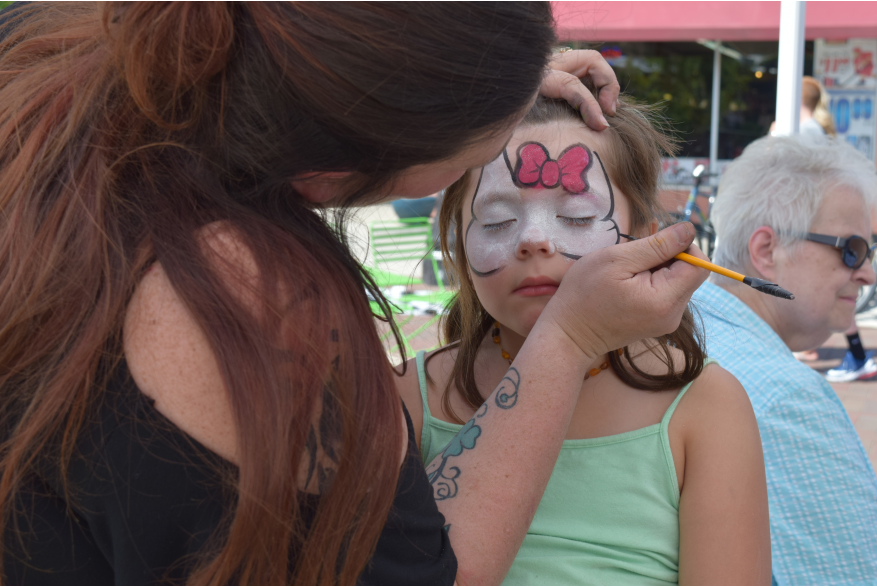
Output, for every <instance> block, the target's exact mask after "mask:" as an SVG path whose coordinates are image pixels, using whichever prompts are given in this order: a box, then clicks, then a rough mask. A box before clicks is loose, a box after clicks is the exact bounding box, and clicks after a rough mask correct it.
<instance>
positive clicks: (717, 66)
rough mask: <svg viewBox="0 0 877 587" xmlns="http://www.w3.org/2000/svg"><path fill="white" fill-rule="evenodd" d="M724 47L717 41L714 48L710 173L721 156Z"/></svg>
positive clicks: (714, 170)
mask: <svg viewBox="0 0 877 587" xmlns="http://www.w3.org/2000/svg"><path fill="white" fill-rule="evenodd" d="M721 47H722V42H721V41H716V47H715V49H713V96H712V101H711V102H712V103H711V106H712V108H711V113H710V173H715V172H716V169H717V168H716V161H717V160H718V158H719V106H720V103H721V101H722V53H721V51H720V49H721Z"/></svg>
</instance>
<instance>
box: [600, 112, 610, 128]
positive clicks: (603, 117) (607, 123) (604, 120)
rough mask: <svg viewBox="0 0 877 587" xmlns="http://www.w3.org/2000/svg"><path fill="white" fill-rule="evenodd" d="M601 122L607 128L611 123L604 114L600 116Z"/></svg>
mask: <svg viewBox="0 0 877 587" xmlns="http://www.w3.org/2000/svg"><path fill="white" fill-rule="evenodd" d="M600 121H601V122H602V123H603V124H605V125H606V126H609V121H608V120H606V117H605V116H603V115H602V114H601V115H600Z"/></svg>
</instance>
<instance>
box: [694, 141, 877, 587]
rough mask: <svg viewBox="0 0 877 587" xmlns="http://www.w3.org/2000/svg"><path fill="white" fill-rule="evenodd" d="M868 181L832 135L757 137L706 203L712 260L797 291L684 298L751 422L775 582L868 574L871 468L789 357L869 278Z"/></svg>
mask: <svg viewBox="0 0 877 587" xmlns="http://www.w3.org/2000/svg"><path fill="white" fill-rule="evenodd" d="M875 189H877V177H875V174H874V165H873V163H871V162H870V161H868V160H867V159H866V158H865V157H863V156H862V155H861V154H859V153H857V152H856V151H855V150H853V149H852V148H851V147H849V146H848V145H846V144H844V143H842V142H840V141H837V140H833V139H827V138H826V139H820V140H818V141H814V139H813V137H800V136H798V137H767V138H764V139H761V140H758V141H756V142H754V143H752V144H751V145H750V146H749V147H748V148H747V149H746V150H745V151H744V152H743V155H742V156H740V158H738V159H737V160H736V161H734V163H733V164H732V165H731V166H730V167H728V169H727V171H726V172H725V174H724V176H723V177H722V183H721V185H720V187H719V194H720V196H719V198H718V199H717V200H716V206H715V209H714V211H713V216H714V222H715V227H716V233H717V235H718V239H719V246H718V249H717V251H716V257H715V261H716V262H717V263H719V264H720V265H723V266H726V267H732V268H734V269H736V270H738V271H740V272H743V273H745V274H746V275H750V276H753V277H760V278H763V279H767V280H769V281H772V282H774V283H778V284H780V285H781V286H782V287H784V288H785V289H788V290H789V291H791V292H793V293H794V294H795V299H794V300H793V301H788V300H783V299H778V298H774V297H771V296H766V295H764V294H762V293H759V292H757V291H755V290H753V289H750V288H748V287H746V286H744V285H742V284H739V283H737V282H733V281H731V280H728V279H725V278H722V277H716V278H713V279H714V281H713V282H712V283H709V282H708V283H706V284H704V285H703V286H702V287H701V288H700V290H698V292H697V294H696V297H695V300H696V302H697V303H698V306H699V308H700V309H701V313H702V315H703V319H704V331H705V335H706V339H707V346H708V349H709V354H710V356H711V357H714V358H716V359H718V360H719V361H720V362H721V364H722V366H723V367H725V369H727V370H728V371H730V372H731V373H733V374H734V375H735V376H736V377H737V378H738V379H739V380H740V382H741V383H742V384H743V386H744V387H745V388H746V390H747V392H748V393H749V396H750V398H751V400H752V407H753V408H754V409H755V414H756V417H757V419H758V425H759V429H760V431H761V439H762V443H763V446H764V460H765V467H766V469H767V487H768V494H769V506H770V530H771V548H772V553H773V554H772V557H773V561H772V564H773V578H774V580H775V582H776V583H778V584H780V585H788V584H792V585H798V584H834V585H844V584H874V583H875V582H877V478H875V476H874V470H873V468H872V467H871V464H870V463H869V461H868V457H867V455H866V454H865V450H864V449H863V447H862V443H861V441H860V440H859V437H858V435H857V434H856V431H855V429H854V428H853V425H852V423H851V422H850V419H849V417H848V416H847V414H846V412H845V410H844V407H843V405H842V404H841V402H840V400H839V399H838V397H837V395H835V393H834V391H833V390H832V388H831V387H830V386H829V385H828V384H827V383H826V382H825V381H824V380H823V379H822V377H820V375H819V374H818V373H816V372H815V371H813V370H812V369H810V368H809V367H807V366H805V365H803V364H801V363H799V362H798V361H797V360H795V358H794V356H793V355H792V351H801V350H805V349H810V348H815V347H817V346H818V345H819V344H821V343H822V342H824V341H825V340H826V339H827V338H828V337H829V335H830V334H831V333H832V332H843V331H845V330H846V329H847V328H848V327H849V325H850V323H851V321H852V319H853V315H854V311H855V302H856V294H857V292H858V290H859V287H860V286H862V285H865V284H870V283H873V282H874V279H875V276H874V271H873V269H872V268H871V264H870V263H868V259H869V258H870V255H871V249H870V246H869V243H868V241H867V240H865V239H866V237H867V235H869V234H870V231H871V225H870V210H871V208H872V207H873V205H874V203H875Z"/></svg>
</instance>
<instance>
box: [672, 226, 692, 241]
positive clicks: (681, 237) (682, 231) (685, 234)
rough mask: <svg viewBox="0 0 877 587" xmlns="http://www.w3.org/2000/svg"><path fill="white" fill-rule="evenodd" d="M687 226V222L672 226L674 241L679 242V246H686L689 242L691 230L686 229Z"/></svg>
mask: <svg viewBox="0 0 877 587" xmlns="http://www.w3.org/2000/svg"><path fill="white" fill-rule="evenodd" d="M689 226H690V224H689V223H688V222H679V223H678V224H676V225H674V226H673V231H674V232H675V233H676V240H678V241H679V244H680V245H687V244H688V242H689V240H691V239H690V237H691V230H690V229H689V228H688V227H689Z"/></svg>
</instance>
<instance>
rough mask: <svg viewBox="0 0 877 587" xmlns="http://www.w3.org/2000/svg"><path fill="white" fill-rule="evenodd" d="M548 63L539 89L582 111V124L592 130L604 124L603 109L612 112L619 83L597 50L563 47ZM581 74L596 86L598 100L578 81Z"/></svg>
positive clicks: (544, 93) (599, 128)
mask: <svg viewBox="0 0 877 587" xmlns="http://www.w3.org/2000/svg"><path fill="white" fill-rule="evenodd" d="M549 67H550V69H549V71H548V73H547V74H546V75H545V79H544V80H543V81H542V87H541V88H540V89H539V93H540V94H542V95H543V96H545V97H546V98H562V99H564V100H566V101H567V102H569V103H570V104H571V105H572V106H573V107H574V108H575V109H576V110H578V111H579V112H581V113H582V118H583V119H584V120H585V124H587V125H588V126H589V127H591V128H592V129H594V130H597V131H599V130H603V129H604V128H606V127H608V126H609V124H608V123H607V122H606V117H605V116H603V112H605V113H606V114H608V115H609V116H615V110H616V108H617V107H618V93H619V92H620V91H621V86H620V85H618V78H616V77H615V71H614V70H613V69H612V66H610V65H609V63H608V62H607V61H606V60H605V59H604V58H603V56H602V55H600V53H598V52H597V51H584V50H581V51H565V52H563V53H556V54H555V55H554V57H553V58H552V60H551V62H550V63H549ZM584 77H589V78H591V81H592V82H594V87H596V88H597V89H599V91H600V92H599V94H598V95H599V97H600V98H599V101H598V100H595V99H594V96H593V95H592V94H591V92H590V91H589V90H588V88H586V87H585V86H584V85H582V81H581V78H584ZM601 109H602V112H601Z"/></svg>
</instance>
